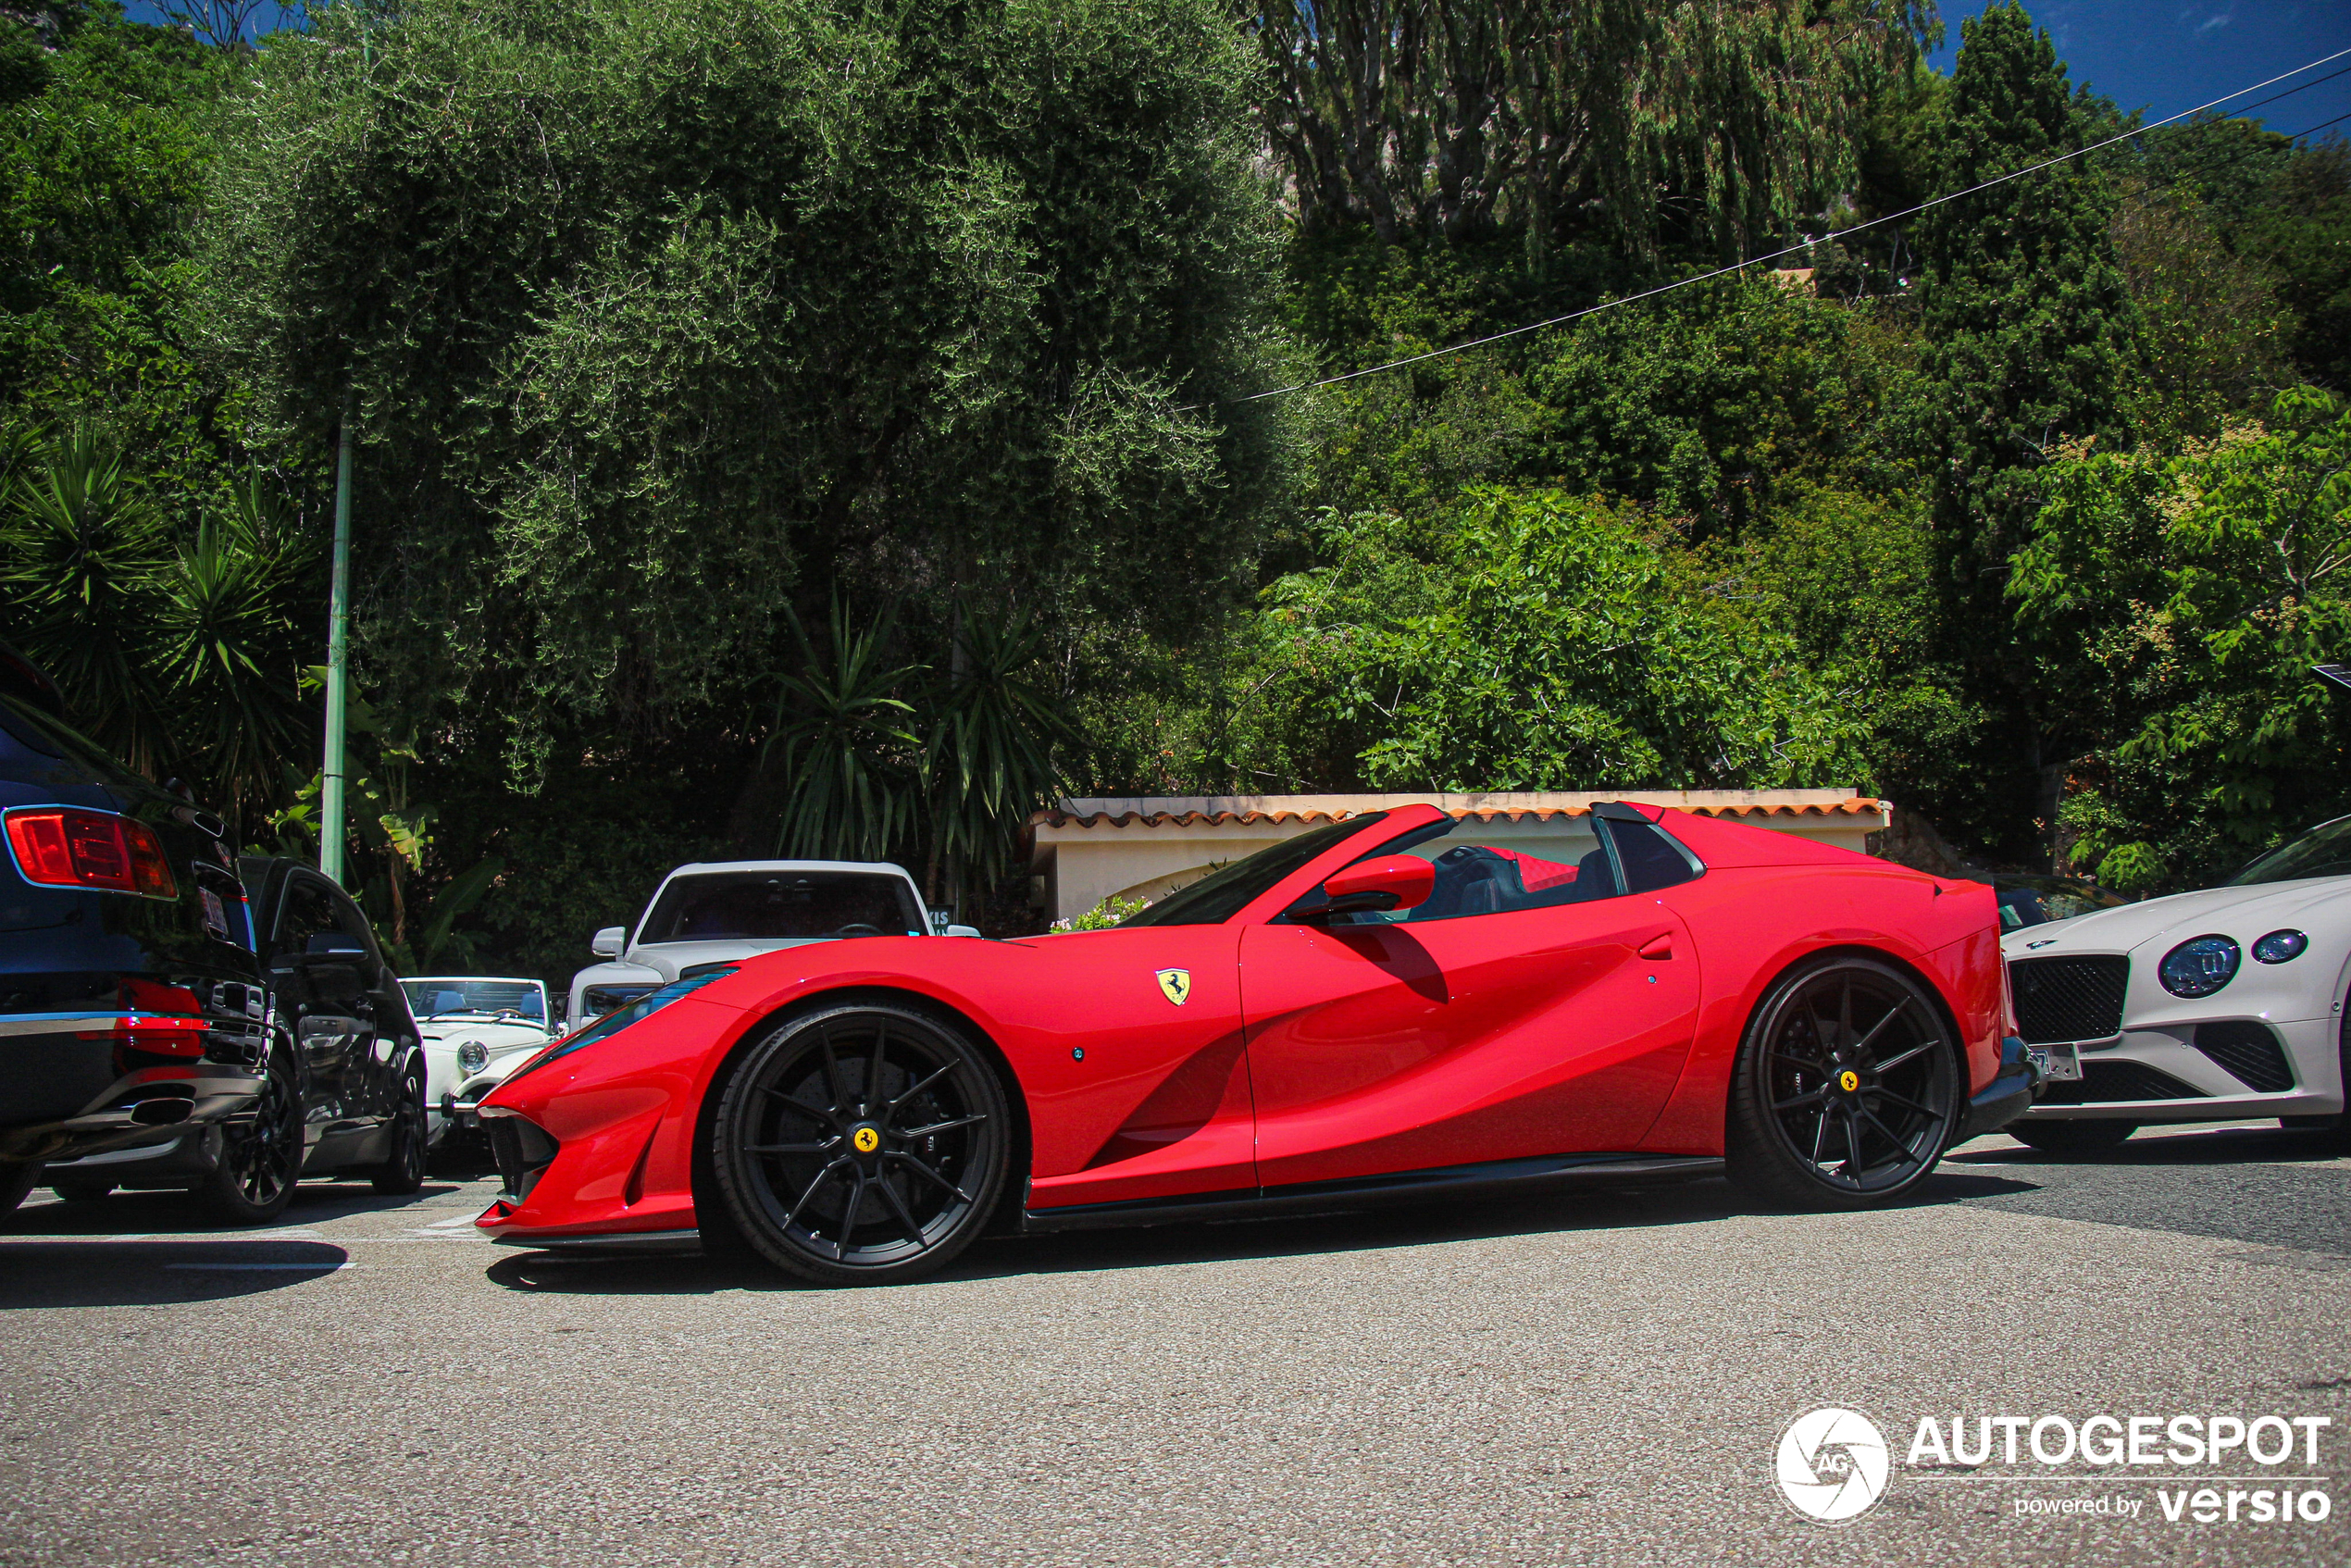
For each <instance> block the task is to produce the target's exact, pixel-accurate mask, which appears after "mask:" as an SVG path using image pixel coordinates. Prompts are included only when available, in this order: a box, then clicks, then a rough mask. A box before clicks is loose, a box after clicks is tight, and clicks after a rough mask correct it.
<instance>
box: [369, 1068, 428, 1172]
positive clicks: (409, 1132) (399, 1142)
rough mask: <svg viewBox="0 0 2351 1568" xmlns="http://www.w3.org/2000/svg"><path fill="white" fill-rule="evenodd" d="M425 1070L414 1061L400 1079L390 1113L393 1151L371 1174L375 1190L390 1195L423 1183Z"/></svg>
mask: <svg viewBox="0 0 2351 1568" xmlns="http://www.w3.org/2000/svg"><path fill="white" fill-rule="evenodd" d="M425 1130H426V1129H425V1070H424V1068H423V1066H421V1065H417V1066H413V1067H411V1068H409V1069H408V1071H407V1072H406V1073H405V1074H404V1075H403V1076H402V1077H401V1079H400V1103H399V1104H398V1105H396V1106H394V1107H393V1108H392V1152H391V1154H390V1155H389V1156H387V1157H386V1159H385V1160H384V1163H383V1164H381V1165H379V1166H378V1167H377V1169H376V1172H375V1175H374V1177H373V1180H374V1182H375V1185H376V1190H377V1191H379V1192H381V1193H385V1194H388V1195H391V1196H393V1197H401V1196H404V1195H406V1194H408V1193H411V1192H414V1191H416V1190H417V1188H420V1187H422V1186H424V1184H425Z"/></svg>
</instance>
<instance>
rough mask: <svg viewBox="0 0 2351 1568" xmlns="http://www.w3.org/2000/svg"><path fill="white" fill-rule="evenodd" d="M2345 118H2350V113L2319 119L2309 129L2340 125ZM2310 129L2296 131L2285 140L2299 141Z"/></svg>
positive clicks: (2322, 128)
mask: <svg viewBox="0 0 2351 1568" xmlns="http://www.w3.org/2000/svg"><path fill="white" fill-rule="evenodd" d="M2346 119H2351V115H2337V116H2335V117H2334V118H2332V119H2322V120H2320V121H2319V123H2318V124H2316V125H2314V126H2312V127H2311V128H2310V131H2324V130H2325V129H2326V128H2327V127H2328V126H2330V125H2341V124H2342V123H2343V122H2344V121H2345V120H2346ZM2310 131H2295V133H2294V134H2293V135H2292V136H2289V137H2288V138H2286V140H2288V141H2289V142H2299V141H2301V140H2302V138H2304V137H2305V136H2307V135H2309V134H2310Z"/></svg>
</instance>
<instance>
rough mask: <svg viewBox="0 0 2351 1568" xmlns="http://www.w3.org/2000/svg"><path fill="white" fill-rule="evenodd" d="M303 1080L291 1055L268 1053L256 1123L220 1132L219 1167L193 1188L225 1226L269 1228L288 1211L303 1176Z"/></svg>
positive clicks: (242, 1123)
mask: <svg viewBox="0 0 2351 1568" xmlns="http://www.w3.org/2000/svg"><path fill="white" fill-rule="evenodd" d="M303 1136H304V1126H303V1116H302V1082H301V1080H300V1079H299V1078H298V1077H296V1076H295V1073H294V1064H293V1058H292V1055H291V1054H290V1053H289V1052H286V1051H284V1050H283V1049H280V1050H277V1051H273V1052H270V1053H269V1070H268V1072H267V1075H266V1076H264V1077H263V1079H262V1085H261V1095H260V1098H259V1099H258V1100H256V1101H255V1104H254V1108H253V1119H252V1120H251V1121H249V1122H238V1123H232V1124H230V1125H229V1126H224V1127H222V1128H221V1129H220V1163H219V1164H218V1165H216V1166H215V1167H213V1171H212V1174H211V1175H210V1176H205V1178H204V1180H202V1181H200V1182H198V1183H197V1184H196V1185H195V1188H194V1192H195V1196H196V1201H197V1203H198V1204H199V1205H200V1206H201V1207H202V1208H203V1209H204V1211H205V1213H208V1214H210V1215H211V1216H212V1217H213V1218H214V1219H216V1220H218V1221H219V1222H221V1223H222V1224H224V1225H267V1224H268V1223H269V1222H270V1221H271V1220H274V1219H276V1218H277V1217H278V1216H279V1215H280V1214H282V1213H285V1212H286V1205H287V1204H288V1203H290V1202H292V1201H293V1190H294V1184H295V1183H296V1182H297V1181H299V1180H301V1178H302V1161H303V1155H304V1153H305V1150H304V1147H303Z"/></svg>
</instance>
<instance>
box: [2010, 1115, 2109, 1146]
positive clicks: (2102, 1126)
mask: <svg viewBox="0 0 2351 1568" xmlns="http://www.w3.org/2000/svg"><path fill="white" fill-rule="evenodd" d="M2000 1130H2001V1131H2002V1132H2005V1133H2007V1134H2008V1135H2009V1137H2010V1138H2012V1139H2016V1140H2017V1141H2018V1142H2019V1143H2021V1144H2024V1145H2026V1146H2027V1147H2029V1148H2033V1149H2038V1150H2039V1151H2041V1152H2042V1153H2044V1154H2072V1155H2088V1154H2106V1153H2110V1152H2112V1151H2115V1150H2117V1149H2120V1148H2121V1147H2122V1145H2123V1142H2124V1140H2126V1139H2129V1138H2130V1136H2131V1135H2132V1134H2133V1133H2134V1132H2136V1131H2138V1130H2139V1124H2138V1123H2136V1122H2109V1121H2107V1120H2104V1119H2103V1118H2099V1119H2093V1118H2090V1117H2086V1116H2075V1117H2069V1118H2068V1119H2067V1120H2065V1121H2062V1122H2010V1123H2009V1125H2008V1126H2005V1127H2002V1128H2001V1129H2000Z"/></svg>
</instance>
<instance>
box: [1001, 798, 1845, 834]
mask: <svg viewBox="0 0 2351 1568" xmlns="http://www.w3.org/2000/svg"><path fill="white" fill-rule="evenodd" d="M1441 809H1443V810H1444V811H1445V813H1446V815H1449V816H1451V817H1453V818H1454V819H1456V820H1457V821H1458V820H1461V819H1462V818H1466V817H1472V816H1474V817H1476V818H1477V819H1478V820H1479V821H1481V822H1492V821H1495V820H1497V819H1500V820H1502V821H1507V822H1521V821H1527V820H1533V821H1536V822H1548V821H1549V820H1550V819H1552V818H1553V817H1561V816H1567V817H1574V816H1587V815H1590V814H1591V810H1592V808H1591V807H1590V806H1589V805H1530V806H1445V807H1443V808H1441ZM1668 809H1671V810H1676V811H1688V812H1690V813H1691V814H1693V815H1698V816H1719V817H1728V818H1731V819H1732V820H1734V821H1741V820H1753V819H1755V818H1758V817H1778V818H1793V817H1806V816H1814V817H1822V818H1834V817H1849V816H1875V817H1883V816H1884V815H1885V814H1886V812H1887V809H1888V808H1887V803H1885V802H1884V801H1881V800H1875V799H1872V798H1871V797H1869V796H1862V795H1857V796H1854V797H1852V798H1851V799H1848V800H1844V801H1837V802H1834V803H1819V802H1806V803H1797V804H1789V803H1761V802H1758V803H1739V804H1723V805H1689V806H1673V807H1669V808H1668ZM1357 815H1362V813H1361V812H1360V811H1358V810H1356V809H1354V808H1351V807H1341V808H1337V809H1333V810H1320V809H1316V808H1313V807H1305V808H1300V809H1294V810H1275V811H1255V810H1250V811H1200V810H1187V811H1153V812H1142V811H1124V812H1116V813H1113V812H1108V811H1096V812H1070V811H1063V810H1059V809H1053V810H1046V811H1039V812H1038V813H1036V814H1035V815H1032V816H1030V817H1029V819H1028V825H1029V827H1031V828H1138V827H1139V828H1191V827H1210V828H1222V827H1248V826H1250V825H1251V824H1255V823H1260V822H1265V823H1277V824H1278V823H1292V822H1295V823H1300V824H1306V825H1312V824H1316V823H1323V822H1341V821H1345V820H1346V819H1347V818H1349V817H1351V816H1357Z"/></svg>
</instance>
